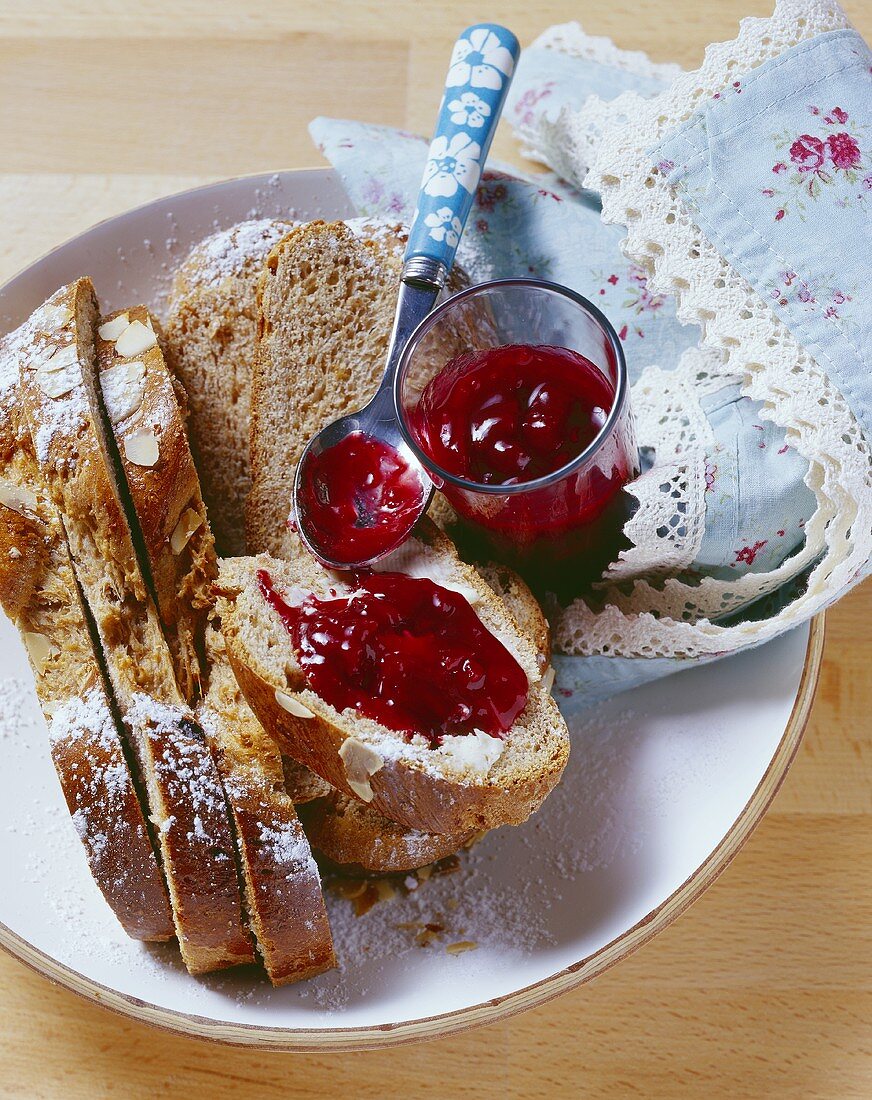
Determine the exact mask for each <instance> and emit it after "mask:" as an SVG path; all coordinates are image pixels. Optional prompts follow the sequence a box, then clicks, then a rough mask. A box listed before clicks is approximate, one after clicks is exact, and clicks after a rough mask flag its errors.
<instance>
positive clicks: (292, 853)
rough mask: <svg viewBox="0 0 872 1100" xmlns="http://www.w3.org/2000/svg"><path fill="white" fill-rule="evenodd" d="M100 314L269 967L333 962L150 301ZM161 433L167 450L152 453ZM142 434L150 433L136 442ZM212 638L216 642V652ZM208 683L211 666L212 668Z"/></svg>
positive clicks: (294, 969) (171, 613) (103, 371)
mask: <svg viewBox="0 0 872 1100" xmlns="http://www.w3.org/2000/svg"><path fill="white" fill-rule="evenodd" d="M116 316H117V317H118V318H120V319H119V320H118V321H117V323H116V320H115V318H114V317H113V318H107V319H106V320H105V321H104V322H103V324H102V325H101V326H100V332H101V333H102V335H103V337H105V338H102V339H100V341H99V343H98V363H99V366H100V376H99V379H100V384H101V387H102V393H103V398H104V402H105V405H106V408H107V412H108V414H109V420H110V422H111V424H112V431H113V435H114V438H115V442H116V444H117V447H118V451H119V454H120V457H121V464H122V467H123V471H124V475H125V477H126V482H127V490H128V492H129V495H130V502H131V505H132V507H133V511H134V513H135V516H136V520H137V525H138V529H139V531H140V532H141V534H142V545H143V549H144V553H145V560H146V561H147V563H148V567H149V569H150V573H151V577H152V582H153V587H154V592H155V599H156V602H157V607H158V611H159V612H160V616H161V619H162V620H163V622H164V624H165V629H166V627H167V626H169V627H171V628H172V629H171V631H170V633H169V637H170V638H173V637H175V638H176V639H177V640H178V641H179V642H180V643H181V644H177V645H176V646H172V645H171V648H172V649H173V654H174V656H175V657H176V662H175V663H176V676H177V678H178V679H179V681H180V684H182V683H187V684H188V685H190V687H191V689H192V694H193V688H194V677H193V676H192V675H190V669H191V668H192V667H195V668H197V669H198V676H197V679H199V669H200V667H201V666H202V668H203V669H204V670H205V669H207V668H208V692H207V695H206V698H205V699H204V700H203V702H202V703H201V704H200V705H199V706H198V708H197V718H198V721H199V723H200V727H201V729H202V730H203V732H204V733H205V736H206V739H207V742H208V745H209V747H210V749H211V751H212V753H213V756H214V758H215V761H216V764H217V766H218V770H219V773H220V775H221V779H222V782H223V786H224V791H225V793H226V796H227V803H228V806H229V808H230V811H231V814H232V816H233V824H234V830H235V835H236V845H237V849H238V853H239V863H240V869H241V872H242V881H243V885H244V890H245V898H246V908H247V913H248V920H249V923H250V926H251V929H252V932H253V933H254V935H255V938H256V941H257V945H258V947H259V950H260V953H261V955H262V957H263V960H264V964H265V966H266V969H267V972H268V974H269V976H270V978H271V979H272V981H273V983H274V984H276V985H280V984H283V983H286V982H290V981H296V980H299V979H301V978H306V977H311V976H312V975H314V974H318V973H320V972H321V971H322V970H325V969H327V968H328V967H330V966H333V965H334V963H335V959H334V956H333V944H332V939H331V936H330V927H329V924H328V922H327V913H326V910H325V907H324V900H323V897H322V895H321V885H320V880H319V877H318V869H317V866H316V865H315V862H314V860H313V859H312V855H311V851H310V849H309V844H308V841H307V840H306V836H305V833H304V832H303V828H302V825H301V824H300V822H299V819H298V818H297V814H296V811H295V810H294V804H293V802H292V801H291V799H290V798H289V797H288V795H287V793H286V791H285V789H284V775H283V772H282V761H281V756H280V754H279V752H278V749H277V748H276V747H275V745H274V744H273V743H272V742H271V741H270V739H269V738H268V737H267V735H266V734H265V733H264V731H263V730H262V729H261V727H260V726H259V725H258V723H257V720H256V719H255V717H254V715H253V714H252V713H251V711H250V709H249V708H248V706H247V704H246V703H245V700H244V698H243V697H242V694H241V692H240V691H239V687H238V685H237V684H236V681H235V679H234V677H233V673H232V671H231V670H230V667H229V665H228V664H227V659H226V655H225V652H224V643H223V639H222V637H221V634H220V633H219V632H218V631H217V630H215V629H214V628H210V630H209V644H208V647H207V646H206V640H205V633H204V632H205V629H206V621H205V620H206V614H207V612H208V611H209V609H210V608H211V606H212V603H213V597H212V581H213V579H214V577H215V576H216V574H217V561H216V558H215V547H214V541H213V539H212V535H211V532H210V530H209V522H208V519H207V516H206V509H205V505H204V503H203V498H202V496H201V493H200V483H199V479H198V477H197V470H196V468H195V466H194V460H193V457H192V455H191V450H190V447H189V445H188V439H187V435H186V432H185V425H184V418H183V414H182V409H181V407H180V405H179V403H178V402H179V395H178V393H177V391H176V389H175V388H174V386H173V380H172V376H171V374H170V372H169V370H168V368H167V364H166V363H165V361H164V359H163V356H162V355H161V352H160V349H159V347H158V346H157V343H156V337H155V338H154V339H152V338H151V337H150V336H149V332H151V333H154V331H155V329H154V322H153V321H152V320H151V318H150V317H149V315H148V312H147V311H146V310H145V309H144V308H142V307H137V308H134V309H129V310H125V311H124V312H123V313H121V314H119V315H116ZM135 322H139V323H140V324H141V325H142V326H143V328H142V329H137V330H136V334H137V335H138V338H139V341H140V344H143V345H144V344H150V345H151V346H150V347H149V348H148V349H142V348H140V349H139V350H135V351H134V353H133V354H132V355H130V356H125V355H123V354H122V353H123V351H124V347H123V342H124V336H123V335H121V336H120V337H119V339H118V342H117V344H116V342H115V339H114V337H115V335H116V333H117V331H118V330H119V329H120V328H121V326H123V324H125V323H131V324H133V323H135ZM143 439H145V440H146V441H147V443H148V445H149V446H150V449H151V455H145V456H144V457H145V458H150V457H152V456H153V455H154V453H155V450H156V449H157V448H156V447H155V445H154V443H153V442H152V441H154V440H158V441H159V453H160V456H162V457H161V461H160V462H155V463H154V465H148V466H144V465H142V461H143V455H141V454H139V453H138V451H139V449H141V447H142V442H141V441H142V440H143ZM137 441H140V442H137ZM207 649H208V652H207ZM204 683H205V672H204Z"/></svg>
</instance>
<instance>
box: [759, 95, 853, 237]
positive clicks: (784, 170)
mask: <svg viewBox="0 0 872 1100" xmlns="http://www.w3.org/2000/svg"><path fill="white" fill-rule="evenodd" d="M809 112H810V114H811V115H812V116H813V117H814V118H815V119H816V120H817V125H818V126H819V127H820V128H819V130H818V132H817V133H803V134H797V133H796V132H795V131H794V132H793V133H790V132H789V131H787V130H785V131H783V132H782V133H780V134H774V135H773V137H772V141H773V145H774V147H775V149H776V150H778V151H779V152H780V153H781V157H780V159H778V160H776V161H775V163H774V164H773V165H772V169H771V171H772V174H773V175H775V176H776V177H780V178H781V179H783V180H784V183H785V185H786V186H780V187H777V186H772V184H771V183H770V184H767V186H766V187H762V188H761V189H760V191H761V194H762V195H763V196H764V197H765V198H768V199H774V200H776V202H777V206H776V209H775V213H774V214H773V219H774V221H777V222H780V221H781V220H782V219H783V218H784V217H785V216H786V215H787V214H788V213H790V211H791V209H795V210H796V213H797V214H798V216H799V218H800V220H802V221H805V217H806V200H807V199H814V200H817V199H818V198H820V196H821V195H822V194H823V193H824V189H829V190H831V191H832V193H833V201H834V202H835V203H836V205H837V206H840V207H842V208H844V207H847V206H850V205H852V203H854V202H855V201H863V199H864V195H863V190H864V189H866V179H868V178H870V177H869V176H868V175H867V176H866V177H865V178H863V179H861V177H860V172H861V171H862V170H863V168H864V163H865V164H866V165H867V172H868V161H869V155H868V151H867V152H864V145H863V140H864V137H863V135H864V134H865V133H866V130H867V127H866V126H865V125H861V124H860V123H858V122H856V121H855V120H854V119H853V118H852V116H851V115H850V114H849V113H848V111H846V110H845V109H844V107H833V108H832V109H831V110H830V111H824V110H822V109H821V108H820V107H818V106H817V105H815V104H811V105H810V106H809ZM858 186H859V190H858Z"/></svg>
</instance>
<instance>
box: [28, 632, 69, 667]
mask: <svg viewBox="0 0 872 1100" xmlns="http://www.w3.org/2000/svg"><path fill="white" fill-rule="evenodd" d="M23 639H24V645H25V646H26V648H27V652H28V655H29V656H30V662H31V664H32V665H33V667H34V668H35V669H36V671H37V673H38V674H39V675H40V676H42V675H43V673H44V672H45V667H46V665H47V664H48V662H49V661H50V660H51V659H52V657H54V656H56V655H57V654H58V653H60V650H59V649H58V647H57V646H56V645H54V644H53V643H52V642H50V641H49V640H48V638H46V636H45V635H44V634H35V633H32V632H31V631H27V630H26V631H25V632H24V634H23Z"/></svg>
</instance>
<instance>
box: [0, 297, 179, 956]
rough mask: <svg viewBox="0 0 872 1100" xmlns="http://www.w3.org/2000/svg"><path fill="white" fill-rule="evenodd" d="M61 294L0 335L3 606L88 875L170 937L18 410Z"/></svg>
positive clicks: (96, 667)
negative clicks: (25, 371) (27, 365)
mask: <svg viewBox="0 0 872 1100" xmlns="http://www.w3.org/2000/svg"><path fill="white" fill-rule="evenodd" d="M71 319H72V311H71V308H70V306H69V305H68V304H67V301H66V299H64V298H63V297H61V298H59V299H58V300H57V301H55V302H54V303H50V304H49V305H48V306H47V307H44V308H43V309H40V310H38V311H37V312H36V314H35V315H34V316H33V317H32V318H31V320H30V321H29V322H27V323H25V325H24V326H22V328H20V329H18V330H17V331H16V332H15V333H12V334H11V335H10V336H8V337H6V338H5V339H4V340H2V341H0V604H2V606H3V610H4V611H5V612H6V614H7V615H8V616H9V618H10V619H12V621H13V622H14V623H15V625H16V626H17V627H18V630H19V631H20V633H21V638H22V641H23V642H24V644H25V646H26V648H27V651H28V656H29V658H30V665H31V668H32V669H33V675H34V681H35V685H36V692H37V696H38V698H39V701H40V704H41V706H42V710H43V713H44V714H45V717H46V721H47V722H48V726H49V740H50V746H51V756H52V761H53V763H54V766H55V770H56V771H57V774H58V778H59V780H60V783H61V788H62V790H63V793H64V798H65V799H66V803H67V806H68V808H69V811H70V814H71V815H72V818H73V823H74V825H75V827H76V832H77V833H78V835H79V838H80V840H81V841H82V844H83V846H84V849H85V854H86V856H87V860H88V866H89V867H90V870H91V874H92V875H93V877H94V881H95V882H96V884H97V886H98V887H99V888H100V890H101V892H102V894H103V896H104V897H105V899H106V901H107V902H108V904H109V906H110V908H111V909H112V911H113V912H114V913H115V915H116V917H117V918H118V920H119V922H120V923H121V925H122V927H123V928H124V930H125V932H127V934H128V935H129V936H132V937H133V938H135V939H141V940H169V939H172V938H173V936H174V935H175V930H174V927H173V919H172V912H171V909H170V903H169V898H168V897H167V891H166V886H165V885H164V881H163V875H162V873H161V869H160V864H159V861H158V857H157V854H156V852H155V848H154V847H153V845H152V841H151V838H150V836H149V831H148V827H147V823H146V820H145V817H144V815H143V812H142V808H141V805H140V800H139V797H138V795H137V791H136V785H135V782H134V777H133V772H132V771H131V768H130V767H129V766H128V763H127V759H126V757H125V753H124V747H123V740H122V736H121V733H120V732H119V729H118V727H117V725H116V720H115V717H114V716H113V714H112V708H111V703H110V698H109V691H108V688H107V685H106V683H105V681H104V672H103V669H102V666H101V662H100V658H99V655H98V652H97V650H96V648H95V646H94V643H93V640H92V637H91V632H90V629H89V626H88V623H87V619H86V613H85V609H84V607H83V605H82V602H81V597H80V594H79V588H78V585H77V584H76V580H75V577H74V575H73V567H72V563H71V561H70V554H69V549H68V547H67V540H66V535H65V533H64V529H63V526H62V524H61V520H60V517H59V515H58V513H57V510H56V509H55V507H54V505H53V504H52V502H51V500H50V499H49V497H48V494H47V493H46V491H45V489H44V486H43V483H42V478H41V477H40V474H39V469H38V466H37V463H36V459H35V457H34V454H33V448H32V443H31V439H30V435H29V432H28V430H27V426H26V423H25V421H24V418H23V416H22V414H21V409H20V400H19V386H18V371H19V367H18V364H19V362H20V361H21V360H24V359H30V358H43V357H45V356H47V354H48V352H49V351H50V350H51V349H52V348H54V349H55V354H57V352H58V350H60V349H61V348H62V347H63V346H65V345H66V343H67V339H68V334H67V332H66V326H67V323H68V321H70V320H71Z"/></svg>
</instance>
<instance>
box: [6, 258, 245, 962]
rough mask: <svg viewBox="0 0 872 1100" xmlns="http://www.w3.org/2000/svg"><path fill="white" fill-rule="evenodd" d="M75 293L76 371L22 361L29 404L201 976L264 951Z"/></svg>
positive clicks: (91, 333) (90, 313)
mask: <svg viewBox="0 0 872 1100" xmlns="http://www.w3.org/2000/svg"><path fill="white" fill-rule="evenodd" d="M66 294H67V295H68V299H67V300H68V301H69V304H70V308H71V309H72V311H73V314H74V317H73V320H72V321H71V330H70V336H71V343H72V345H73V346H74V352H75V353H74V355H72V356H71V361H70V366H69V371H68V374H67V375H65V377H64V378H63V379H61V380H60V384H58V382H57V381H53V380H52V379H51V378H47V376H46V366H45V364H44V363H42V362H36V361H33V360H31V361H28V362H22V363H21V364H20V366H21V375H20V377H21V391H22V397H23V405H24V409H25V413H26V415H27V419H28V422H29V425H30V430H31V435H32V437H33V439H34V444H35V452H36V458H37V461H38V464H39V468H40V472H41V474H42V476H43V477H44V479H45V481H46V485H47V487H48V488H49V490H50V492H51V494H52V496H53V498H54V500H55V503H56V505H57V507H58V508H59V510H60V511H61V514H62V517H63V522H64V526H65V529H66V532H67V539H68V543H69V547H70V551H71V556H72V559H73V564H74V568H75V572H76V577H77V579H78V582H79V584H80V586H81V589H82V591H83V593H84V596H85V598H86V600H87V603H88V605H89V608H90V612H91V616H92V618H93V621H94V623H95V625H96V629H97V632H98V634H99V638H100V643H101V646H102V650H103V654H104V655H105V659H106V667H107V671H108V675H109V681H110V683H111V686H112V693H113V696H114V700H115V703H116V705H117V707H118V709H119V712H120V714H121V717H122V720H123V723H124V728H125V730H126V734H127V737H128V742H129V747H130V751H131V755H132V756H133V757H135V759H136V762H137V764H138V766H139V769H140V771H141V774H142V781H143V786H144V787H145V788H146V789H147V791H148V800H149V810H150V817H151V819H152V820H153V821H154V823H155V826H156V829H157V836H158V841H159V845H160V851H161V856H162V860H163V868H164V872H165V875H166V880H167V886H168V889H169V894H170V900H171V902H172V907H173V919H174V922H175V927H176V934H177V937H178V940H179V946H180V949H181V952H182V957H183V959H184V961H185V964H186V966H187V967H188V969H189V970H190V971H191V973H203V972H205V971H207V970H212V969H216V968H218V967H223V966H233V965H237V964H238V963H241V962H247V961H250V960H251V959H252V958H253V949H252V946H251V942H250V939H249V937H248V934H247V932H246V930H245V927H244V924H243V921H242V901H241V893H240V887H239V883H238V880H237V875H236V866H235V860H234V856H233V850H234V849H233V834H232V826H231V822H230V818H229V814H228V811H227V808H226V804H225V801H224V793H223V790H222V787H221V783H220V779H219V777H218V772H217V769H216V767H215V764H214V761H213V760H212V757H211V755H210V753H209V750H208V748H207V746H206V744H205V739H204V737H203V735H202V731H200V730H199V728H198V727H197V725H196V723H195V722H194V720H193V715H192V713H191V711H190V710H189V709H188V707H187V706H186V705H185V703H184V700H183V699H182V697H181V694H180V693H179V689H178V687H177V684H176V681H175V676H174V672H173V664H172V660H171V658H170V653H169V649H168V647H167V645H166V642H165V640H164V637H163V633H162V629H161V625H160V620H159V618H158V615H157V612H156V609H155V607H154V604H153V602H152V598H151V596H150V594H149V591H148V588H147V585H146V582H145V579H144V577H143V574H142V571H141V568H140V565H139V562H138V560H137V555H136V552H135V549H134V544H133V536H132V533H131V525H130V522H129V519H128V517H127V515H126V514H125V510H124V506H123V503H122V498H121V495H120V494H121V491H122V490H121V487H120V485H121V482H120V475H119V472H118V468H117V466H116V461H117V458H113V455H112V451H111V447H110V441H109V440H108V439H107V434H108V428H107V427H106V425H105V423H104V421H103V410H102V408H101V397H100V392H99V384H98V379H97V369H96V363H95V356H94V341H95V339H96V326H97V318H98V307H97V300H96V295H95V294H94V288H93V286H92V284H91V282H90V280H89V279H79V280H77V281H76V282H75V283H73V284H72V285H71V286H70V287H69V288H68V289H67V291H66ZM50 365H51V361H49V366H50ZM50 373H52V372H50ZM54 373H57V372H54ZM67 383H68V384H69V386H68V388H67ZM61 391H62V392H61ZM197 819H199V825H198V824H197Z"/></svg>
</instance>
